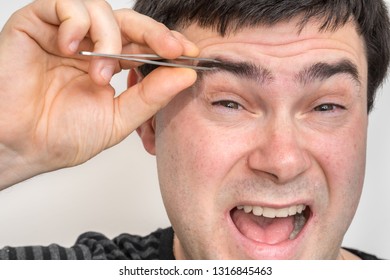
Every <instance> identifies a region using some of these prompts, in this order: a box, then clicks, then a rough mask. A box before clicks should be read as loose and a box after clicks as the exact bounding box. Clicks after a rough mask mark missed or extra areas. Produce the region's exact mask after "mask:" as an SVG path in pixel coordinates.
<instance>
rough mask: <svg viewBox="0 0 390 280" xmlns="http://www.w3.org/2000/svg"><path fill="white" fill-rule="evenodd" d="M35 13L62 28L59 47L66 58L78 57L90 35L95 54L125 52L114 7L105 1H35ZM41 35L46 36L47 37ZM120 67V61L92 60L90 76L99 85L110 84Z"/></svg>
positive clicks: (59, 32)
mask: <svg viewBox="0 0 390 280" xmlns="http://www.w3.org/2000/svg"><path fill="white" fill-rule="evenodd" d="M33 11H34V12H35V13H36V15H37V16H38V17H39V18H40V19H41V20H42V21H45V22H46V23H49V24H52V25H57V26H59V29H58V45H59V49H60V51H61V52H62V53H63V54H65V55H72V54H74V53H75V52H76V51H77V50H78V47H79V45H80V42H84V41H85V38H86V36H87V34H88V40H89V41H91V42H92V44H93V45H94V51H96V52H105V53H120V52H121V48H122V42H121V35H120V31H119V27H118V24H117V22H116V19H115V17H114V15H113V11H112V9H111V7H110V5H109V4H108V3H107V2H105V1H103V0H95V1H84V2H82V1H74V0H61V1H60V0H57V1H45V0H39V1H37V2H34V4H33ZM42 33H44V32H42ZM40 36H45V34H41V35H40ZM51 43H53V42H51ZM43 47H45V46H43ZM47 48H50V46H47ZM116 65H117V62H116V61H115V60H112V59H105V58H94V59H91V64H90V67H89V72H90V76H91V78H92V79H93V81H94V82H95V83H97V84H99V85H106V84H108V82H109V81H110V79H111V77H112V75H113V73H114V71H115V67H116Z"/></svg>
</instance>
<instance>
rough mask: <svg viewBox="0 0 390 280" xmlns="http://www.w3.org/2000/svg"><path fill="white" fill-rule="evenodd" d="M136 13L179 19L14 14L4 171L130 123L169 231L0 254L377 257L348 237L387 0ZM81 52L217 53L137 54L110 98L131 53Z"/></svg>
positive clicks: (89, 4) (160, 8)
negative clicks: (156, 63)
mask: <svg viewBox="0 0 390 280" xmlns="http://www.w3.org/2000/svg"><path fill="white" fill-rule="evenodd" d="M308 2H310V3H308ZM135 10H136V11H138V12H140V13H142V14H145V15H147V16H150V17H153V18H155V19H156V20H157V21H160V22H162V23H163V24H164V25H165V26H167V27H168V28H169V29H172V30H173V29H174V30H176V31H174V32H173V31H169V30H168V28H167V27H165V26H163V25H161V24H158V23H157V22H155V21H153V20H152V19H150V18H148V17H145V16H143V15H140V14H137V13H135V12H133V11H126V10H122V11H117V12H112V11H111V9H110V8H109V7H108V6H107V5H106V4H105V2H102V1H49V0H41V1H36V2H34V3H32V4H31V5H29V6H28V7H26V8H25V9H24V10H22V11H20V12H19V13H18V14H16V15H15V16H14V17H13V18H11V19H10V21H9V23H8V24H7V26H6V27H5V29H4V31H3V32H2V34H1V37H0V53H1V54H4V53H7V54H8V55H7V56H4V55H2V56H1V60H0V67H4V69H5V67H7V68H6V69H7V70H8V71H9V69H10V68H9V65H12V67H13V69H12V68H11V70H13V71H9V72H6V71H5V70H4V71H0V73H1V74H0V75H1V76H0V80H1V81H2V83H1V90H0V92H1V95H2V96H1V100H2V101H3V100H4V103H2V104H1V105H0V106H1V108H0V111H1V112H2V113H1V114H2V116H1V118H0V128H1V129H2V131H4V133H3V134H2V135H1V136H0V137H1V138H0V143H2V144H1V146H0V147H1V152H0V154H1V163H0V172H1V173H0V174H1V178H2V182H1V184H2V187H7V186H11V185H12V184H15V183H17V182H20V181H22V180H24V179H26V178H29V177H31V176H34V175H36V174H40V173H43V172H48V171H51V170H55V169H58V168H63V167H68V166H74V165H77V164H80V163H82V162H84V161H86V160H88V159H89V158H91V157H93V156H94V155H96V154H98V153H99V152H101V151H102V150H104V149H106V148H108V147H111V146H113V145H115V144H117V143H118V142H120V141H121V140H122V139H124V138H125V137H126V136H127V135H128V134H129V133H131V132H132V131H133V130H135V129H137V132H138V134H139V135H140V137H141V139H142V141H143V144H144V146H145V149H146V150H147V151H148V152H149V153H151V154H153V155H156V159H157V164H158V171H159V180H160V186H161V192H162V196H163V200H164V203H165V207H166V210H167V213H168V216H169V218H170V221H171V223H172V227H173V229H166V230H159V231H156V232H154V233H152V234H151V235H150V236H147V237H145V238H140V237H135V236H130V235H122V236H120V237H118V238H117V239H115V240H113V241H111V240H108V239H106V238H105V237H104V236H102V235H99V234H94V233H88V234H85V235H83V236H81V237H80V238H79V240H78V242H77V244H76V245H75V246H74V247H72V248H67V249H66V248H62V247H59V246H57V245H52V246H49V247H46V248H44V247H34V248H31V247H25V248H9V247H6V248H4V249H3V250H2V251H0V258H5V259H9V258H112V259H118V258H147V259H150V258H171V259H172V258H176V259H356V258H374V256H371V255H367V254H365V253H361V252H358V251H353V250H345V249H342V248H340V247H341V243H342V239H343V236H344V234H345V232H346V231H347V229H348V226H349V225H350V223H351V221H352V218H353V216H354V214H355V211H356V208H357V206H358V201H359V198H360V194H361V191H362V185H363V179H364V168H365V150H366V136H367V123H368V113H369V111H370V110H371V108H372V104H373V101H374V97H375V91H376V89H377V88H378V86H379V85H380V84H381V82H382V81H383V79H384V77H385V76H386V73H387V68H388V61H389V40H390V35H389V19H388V15H387V10H386V8H385V5H384V4H383V2H382V1H370V2H369V3H368V2H367V3H366V2H364V1H354V2H352V3H351V1H337V3H335V1H327V2H321V3H320V4H318V3H317V1H302V3H301V1H294V2H290V1H275V2H272V1H259V0H257V1H254V0H248V1H245V0H244V1H239V2H238V1H228V0H225V1H222V0H221V1H158V2H156V1H147V0H140V1H138V2H137V3H136V5H135ZM43 29H45V30H47V32H48V33H46V34H45V35H43V34H42V31H41V30H43ZM179 32H180V33H179ZM87 34H88V36H86V35H87ZM186 38H187V39H186ZM53 39H55V40H58V42H59V44H58V47H57V46H56V45H54V44H53ZM15 46H20V48H15ZM80 49H83V50H85V49H89V50H92V49H93V50H95V51H97V52H110V53H120V52H123V53H139V52H155V53H157V54H159V55H161V56H163V57H165V58H167V59H174V58H176V57H177V56H179V55H189V56H197V55H200V56H201V57H206V58H214V59H217V60H218V61H219V62H218V63H202V64H203V66H210V67H213V68H212V70H210V71H204V72H198V73H195V72H194V71H192V70H188V69H167V68H157V69H155V70H154V71H153V72H151V69H149V67H141V68H140V70H141V71H139V72H138V71H130V74H129V81H128V84H129V89H128V90H127V91H126V92H124V93H122V94H121V95H120V97H118V98H116V99H114V98H113V91H112V89H111V88H110V87H109V86H107V84H108V82H109V80H110V78H111V76H112V74H113V73H114V72H116V71H119V70H120V69H128V68H133V67H134V66H136V65H134V64H124V63H120V62H118V61H114V60H109V59H93V60H92V61H89V60H87V59H85V58H80V57H78V56H74V54H75V53H77V51H78V50H80ZM26 50H28V52H27V51H26ZM9 53H11V55H9ZM23 56H24V57H23ZM20 57H22V58H23V59H20ZM16 58H18V60H16ZM37 59H39V63H37V62H38V61H37ZM15 61H17V63H15ZM18 63H20V64H19V65H18ZM292 65H293V67H291V66H292ZM27 69H28V70H27ZM22 71H28V73H25V74H24V73H23V72H22ZM10 72H11V73H12V75H10V74H9V73H10ZM88 72H89V74H88ZM14 73H20V74H21V75H22V74H24V77H27V78H26V80H23V82H20V81H18V80H17V77H16V76H15V75H14ZM196 74H197V75H196ZM38 77H39V79H38ZM27 89H28V90H27ZM179 93H180V94H179ZM13 104H18V106H19V107H21V108H23V111H22V112H21V111H20V110H16V109H15V107H16V106H12V105H13ZM11 120H18V122H17V123H15V122H14V121H13V122H12V125H10V124H11ZM76 120H77V121H76Z"/></svg>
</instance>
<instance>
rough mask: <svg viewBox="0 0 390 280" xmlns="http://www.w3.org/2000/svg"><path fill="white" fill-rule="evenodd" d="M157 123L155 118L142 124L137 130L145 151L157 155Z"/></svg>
mask: <svg viewBox="0 0 390 280" xmlns="http://www.w3.org/2000/svg"><path fill="white" fill-rule="evenodd" d="M155 127H156V121H155V116H153V117H152V118H150V119H149V120H147V121H146V122H144V123H143V124H141V125H140V126H139V127H138V128H137V133H138V135H139V137H140V138H141V140H142V143H143V144H144V148H145V150H146V151H147V152H148V153H149V154H151V155H154V156H155V155H156V129H155Z"/></svg>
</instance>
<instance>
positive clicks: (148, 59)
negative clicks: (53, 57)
mask: <svg viewBox="0 0 390 280" xmlns="http://www.w3.org/2000/svg"><path fill="white" fill-rule="evenodd" d="M79 54H81V55H84V56H97V57H105V58H115V59H120V60H128V61H133V62H139V63H144V64H153V65H159V66H167V67H178V68H189V69H193V70H201V71H207V70H212V69H214V67H204V66H196V65H192V64H190V63H191V62H196V61H198V62H199V61H207V62H214V63H218V62H219V61H218V60H215V59H211V58H199V57H190V56H179V57H177V58H176V59H173V60H172V61H178V60H180V61H184V62H186V63H185V64H183V63H174V62H167V61H161V60H163V59H164V58H162V57H161V56H158V55H156V54H120V55H116V54H105V53H96V52H89V51H81V52H80V53H79ZM159 59H161V60H159Z"/></svg>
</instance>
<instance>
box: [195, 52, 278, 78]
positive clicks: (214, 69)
mask: <svg viewBox="0 0 390 280" xmlns="http://www.w3.org/2000/svg"><path fill="white" fill-rule="evenodd" d="M215 60H217V61H218V62H213V61H200V62H199V63H198V65H197V66H202V67H208V68H211V69H210V70H207V71H201V72H199V73H198V79H199V80H202V78H203V76H207V75H208V74H214V73H219V72H227V73H230V74H233V75H235V76H238V77H240V78H245V79H249V80H254V81H256V82H258V83H260V84H262V83H265V82H267V81H268V82H269V81H271V80H273V76H272V73H271V71H270V70H269V69H267V68H265V67H263V66H261V65H257V64H254V63H252V62H247V61H230V60H227V59H223V58H216V59H215Z"/></svg>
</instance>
